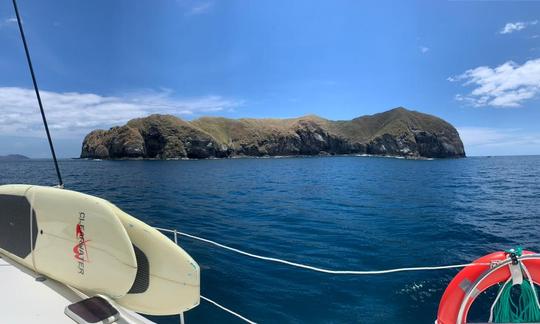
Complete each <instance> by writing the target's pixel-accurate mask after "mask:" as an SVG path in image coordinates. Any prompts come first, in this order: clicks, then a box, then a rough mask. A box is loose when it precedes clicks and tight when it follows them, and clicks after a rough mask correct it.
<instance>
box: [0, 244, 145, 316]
mask: <svg viewBox="0 0 540 324" xmlns="http://www.w3.org/2000/svg"><path fill="white" fill-rule="evenodd" d="M38 277H39V275H36V274H35V273H34V272H33V271H31V270H29V269H26V268H24V267H21V266H19V265H17V264H16V263H15V262H13V261H11V260H9V259H7V258H5V257H3V256H2V255H1V254H0V323H39V324H43V323H46V324H49V323H50V324H52V323H55V324H56V323H58V324H61V323H69V324H73V323H74V322H73V320H71V319H70V318H69V317H67V316H66V315H65V314H64V308H65V307H66V306H68V305H69V304H72V303H74V302H77V301H80V300H82V299H85V298H87V296H85V295H83V294H82V293H80V292H77V291H75V290H72V289H70V288H68V287H67V286H65V285H63V284H61V283H59V282H57V281H54V280H52V279H46V280H44V281H40V280H36V278H38ZM116 307H117V306H116ZM117 308H118V309H119V311H120V313H121V314H122V317H123V318H122V319H121V320H120V321H118V323H153V322H151V321H149V320H147V319H145V318H144V317H142V316H140V315H138V314H136V313H133V312H129V311H126V310H124V309H121V308H119V307H117Z"/></svg>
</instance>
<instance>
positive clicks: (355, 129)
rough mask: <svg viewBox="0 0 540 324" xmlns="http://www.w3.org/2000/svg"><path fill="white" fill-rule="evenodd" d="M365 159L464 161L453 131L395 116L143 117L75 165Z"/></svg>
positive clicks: (418, 117)
mask: <svg viewBox="0 0 540 324" xmlns="http://www.w3.org/2000/svg"><path fill="white" fill-rule="evenodd" d="M325 155H333V156H341V155H373V156H390V157H398V158H408V159H429V158H459V157H465V151H464V148H463V143H462V142H461V139H460V138H459V134H458V132H457V131H456V129H455V128H454V127H453V126H452V125H450V124H449V123H447V122H445V121H444V120H442V119H440V118H437V117H435V116H431V115H427V114H423V113H419V112H416V111H410V110H407V109H405V108H401V107H400V108H396V109H392V110H390V111H387V112H383V113H380V114H375V115H372V116H363V117H359V118H355V119H353V120H350V121H331V120H327V119H323V118H321V117H318V116H305V117H299V118H291V119H227V118H220V117H203V118H200V119H197V120H194V121H190V122H188V121H184V120H181V119H179V118H177V117H174V116H170V115H151V116H148V117H145V118H138V119H133V120H131V121H129V122H128V123H127V124H126V125H124V126H120V127H113V128H111V129H109V130H96V131H92V132H91V133H89V134H88V135H87V136H86V137H85V139H84V142H83V145H82V151H81V158H93V159H157V160H168V159H173V160H174V159H209V158H240V157H258V158H265V157H279V156H286V157H294V156H325Z"/></svg>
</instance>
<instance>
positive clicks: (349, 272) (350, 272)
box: [156, 227, 491, 275]
mask: <svg viewBox="0 0 540 324" xmlns="http://www.w3.org/2000/svg"><path fill="white" fill-rule="evenodd" d="M156 229H157V230H160V231H164V232H170V233H177V234H178V235H182V236H185V237H189V238H192V239H194V240H198V241H201V242H206V243H209V244H212V245H215V246H217V247H220V248H223V249H225V250H229V251H232V252H236V253H238V254H242V255H245V256H248V257H252V258H255V259H259V260H265V261H271V262H277V263H281V264H286V265H289V266H293V267H297V268H302V269H307V270H312V271H317V272H322V273H329V274H340V275H376V274H386V273H394V272H403V271H423V270H443V269H455V268H465V267H468V266H489V265H491V264H490V263H464V264H454V265H445V266H431V267H408V268H396V269H386V270H330V269H324V268H319V267H314V266H310V265H306V264H301V263H296V262H291V261H287V260H283V259H278V258H272V257H266V256H262V255H257V254H253V253H249V252H245V251H242V250H239V249H235V248H233V247H230V246H227V245H224V244H221V243H218V242H215V241H212V240H208V239H205V238H202V237H198V236H195V235H191V234H187V233H183V232H178V231H174V230H169V229H164V228H158V227H156Z"/></svg>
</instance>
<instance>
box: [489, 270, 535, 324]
mask: <svg viewBox="0 0 540 324" xmlns="http://www.w3.org/2000/svg"><path fill="white" fill-rule="evenodd" d="M520 288H521V289H520V293H519V298H518V299H517V304H516V301H515V298H512V282H511V281H510V282H507V283H506V284H504V285H503V286H502V287H501V288H500V289H502V292H501V296H500V298H499V300H498V301H497V304H495V307H494V309H493V323H535V322H540V309H539V308H538V306H537V304H536V296H538V295H537V292H536V287H534V286H531V283H530V282H529V281H528V280H523V282H522V283H521V287H520ZM535 295H536V296H535Z"/></svg>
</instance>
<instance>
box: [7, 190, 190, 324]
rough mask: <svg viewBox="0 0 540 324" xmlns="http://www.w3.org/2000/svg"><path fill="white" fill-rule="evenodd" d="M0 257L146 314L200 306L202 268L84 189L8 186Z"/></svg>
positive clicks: (157, 233)
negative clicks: (80, 191)
mask: <svg viewBox="0 0 540 324" xmlns="http://www.w3.org/2000/svg"><path fill="white" fill-rule="evenodd" d="M0 253H3V254H5V255H7V256H8V257H10V258H12V259H13V260H15V261H17V262H18V263H20V264H22V265H23V266H25V267H27V268H30V269H33V270H34V271H36V272H38V273H40V274H43V275H46V276H48V277H50V278H53V279H55V280H57V281H59V282H62V283H64V284H67V285H69V286H72V287H74V288H77V289H79V290H81V291H84V292H85V293H87V294H89V295H95V294H102V295H106V296H109V297H111V298H113V299H115V300H116V302H117V303H118V304H120V305H122V306H124V307H126V308H128V309H131V310H133V311H136V312H140V313H143V314H149V315H169V314H178V313H181V312H184V311H186V310H189V309H191V308H193V307H195V306H197V305H198V304H199V291H200V276H199V273H200V270H199V266H198V265H197V263H196V262H195V261H194V260H193V259H192V258H191V257H190V256H189V255H188V254H187V253H186V252H185V251H184V250H182V249H181V248H180V247H179V246H177V245H176V244H174V243H173V242H172V241H171V240H169V239H168V238H167V237H165V236H164V235H162V234H161V233H159V232H158V231H157V230H155V229H154V228H152V227H150V226H149V225H147V224H145V223H143V222H141V221H139V220H137V219H135V218H134V217H132V216H130V215H128V214H126V213H124V212H123V211H121V210H120V209H119V208H117V207H116V206H114V205H113V204H111V203H110V202H108V201H106V200H103V199H100V198H97V197H94V196H90V195H86V194H82V193H79V192H75V191H70V190H65V189H58V188H51V187H42V186H32V185H4V186H0Z"/></svg>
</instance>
